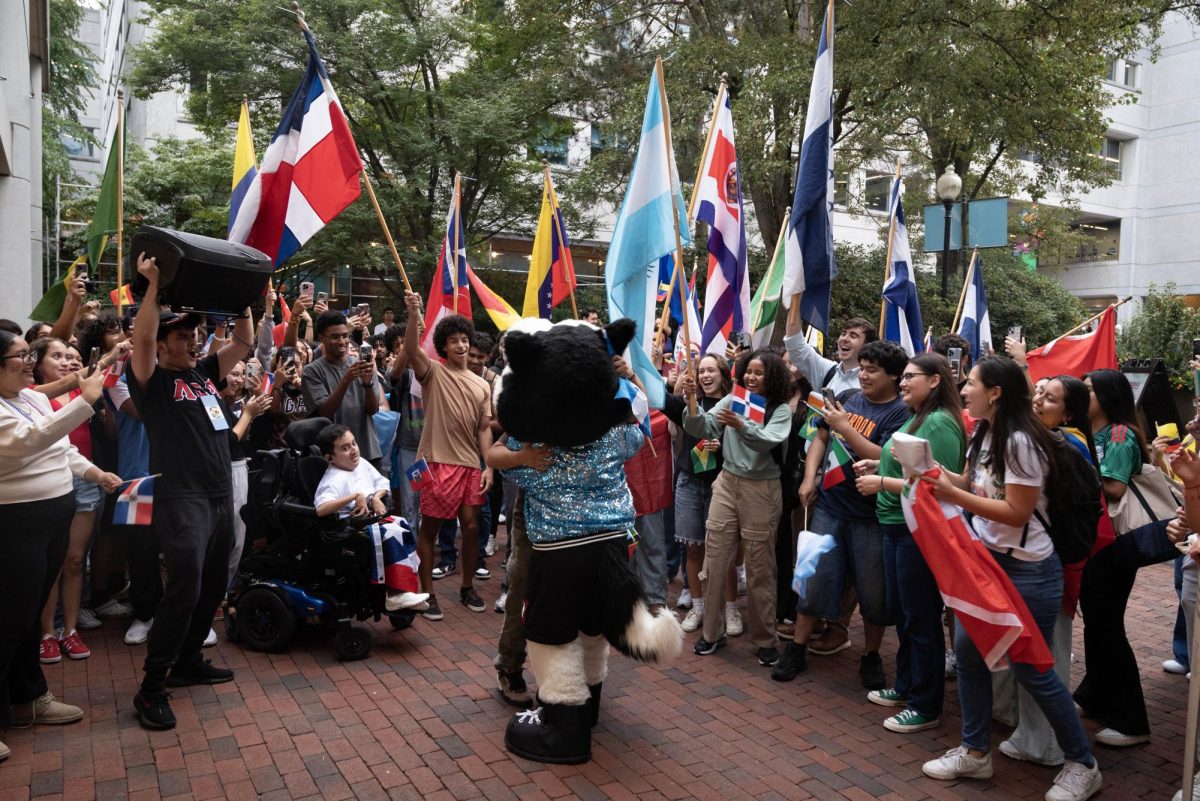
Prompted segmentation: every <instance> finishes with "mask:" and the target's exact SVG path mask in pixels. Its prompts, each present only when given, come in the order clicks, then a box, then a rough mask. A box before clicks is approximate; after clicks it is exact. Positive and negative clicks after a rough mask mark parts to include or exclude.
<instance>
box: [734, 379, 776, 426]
mask: <svg viewBox="0 0 1200 801" xmlns="http://www.w3.org/2000/svg"><path fill="white" fill-rule="evenodd" d="M732 394H733V402H732V403H730V404H729V410H730V411H731V412H733V413H734V414H740V415H741V416H742V417H745V418H746V419H747V420H752V421H753V422H755V423H758V424H759V425H765V424H766V422H767V399H766V398H764V397H763V396H762V395H756V394H754V393H753V392H751V391H750V390H748V389H746V388H745V387H743V386H742V385H741V384H738V385H737V386H735V387H734V388H733V393H732Z"/></svg>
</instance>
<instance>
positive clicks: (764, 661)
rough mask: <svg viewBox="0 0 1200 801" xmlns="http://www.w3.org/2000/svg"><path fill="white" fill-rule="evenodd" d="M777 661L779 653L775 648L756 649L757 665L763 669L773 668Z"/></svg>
mask: <svg viewBox="0 0 1200 801" xmlns="http://www.w3.org/2000/svg"><path fill="white" fill-rule="evenodd" d="M778 661H779V651H778V650H776V649H775V648H759V649H758V664H760V665H762V666H763V667H774V666H775V663H776V662H778Z"/></svg>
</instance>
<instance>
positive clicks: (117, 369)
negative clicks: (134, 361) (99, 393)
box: [104, 354, 129, 389]
mask: <svg viewBox="0 0 1200 801" xmlns="http://www.w3.org/2000/svg"><path fill="white" fill-rule="evenodd" d="M127 364H129V355H128V354H126V355H124V356H122V357H121V358H119V359H117V360H116V361H115V362H113V363H112V364H110V365H109V366H108V367H107V368H106V369H105V371H104V388H105V389H111V388H112V387H115V386H116V385H117V384H118V383H119V382H120V381H121V374H122V373H124V372H125V365H127Z"/></svg>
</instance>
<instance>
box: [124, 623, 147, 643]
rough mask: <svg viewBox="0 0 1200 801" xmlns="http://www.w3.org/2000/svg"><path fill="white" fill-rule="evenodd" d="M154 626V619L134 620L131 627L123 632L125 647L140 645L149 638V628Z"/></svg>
mask: <svg viewBox="0 0 1200 801" xmlns="http://www.w3.org/2000/svg"><path fill="white" fill-rule="evenodd" d="M153 625H154V618H150V619H149V620H135V621H133V625H132V626H130V627H129V628H128V629H126V631H125V644H126V645H141V644H142V643H144V642H145V641H146V640H147V639H149V637H150V627H151V626H153Z"/></svg>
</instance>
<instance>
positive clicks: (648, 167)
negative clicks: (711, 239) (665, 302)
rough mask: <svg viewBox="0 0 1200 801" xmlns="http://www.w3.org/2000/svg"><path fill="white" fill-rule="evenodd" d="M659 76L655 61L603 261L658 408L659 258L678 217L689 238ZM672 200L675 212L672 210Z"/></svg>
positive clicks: (613, 303) (615, 309)
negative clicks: (633, 326) (654, 358)
mask: <svg viewBox="0 0 1200 801" xmlns="http://www.w3.org/2000/svg"><path fill="white" fill-rule="evenodd" d="M660 63H661V62H660ZM660 76H661V72H660V67H659V66H657V65H656V66H655V69H654V73H653V74H652V75H651V76H650V87H649V89H648V90H647V92H646V113H645V116H644V117H643V118H642V139H641V142H640V143H639V144H638V149H637V158H636V159H635V160H634V163H633V172H632V173H630V175H629V185H628V186H627V187H626V190H625V200H624V201H623V202H622V203H621V211H620V213H618V214H617V221H616V224H615V225H614V226H613V236H612V243H611V244H610V245H609V247H608V256H607V258H606V260H605V265H604V286H605V290H606V294H607V295H608V316H609V319H610V320H616V319H619V318H621V317H629V318H630V319H632V320H633V321H634V322H636V323H637V333H638V338H637V339H636V340H635V341H634V342H633V343H632V344H631V345H630V347H629V351H628V356H627V359H628V361H629V364H630V366H631V367H632V368H633V370H634V372H635V373H637V377H638V378H640V379H641V381H642V384H643V385H644V386H645V387H646V395H647V397H648V398H649V400H650V406H651V407H653V408H655V409H661V408H662V406H663V403H664V400H665V397H666V385H665V384H664V383H663V378H662V374H660V373H659V372H658V371H657V370H656V369H654V364H653V362H651V360H650V351H651V348H652V347H653V344H654V322H655V320H654V302H655V299H656V297H657V294H658V292H657V290H658V283H659V281H658V260H659V259H660V258H662V257H663V256H665V255H667V254H669V253H674V252H675V242H676V240H675V235H676V234H675V232H676V220H678V231H679V236H680V238H681V239H682V241H683V244H684V245H690V244H691V242H692V237H691V234H690V233H689V231H688V220H687V208H686V207H685V206H684V203H683V193H682V191H681V190H680V185H679V173H678V172H677V171H676V169H675V155H674V152H673V148H671V147H670V146H669V142H668V136H669V133H670V130H671V129H670V125H671V122H670V120H671V117H670V114H671V112H670V109H669V108H664V103H663V102H662V100H661V97H660V92H659V80H661V78H660ZM662 94H665V92H664V93H662ZM672 203H674V204H675V211H672V209H671V204H672ZM639 344H640V345H641V347H638V345H639Z"/></svg>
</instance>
